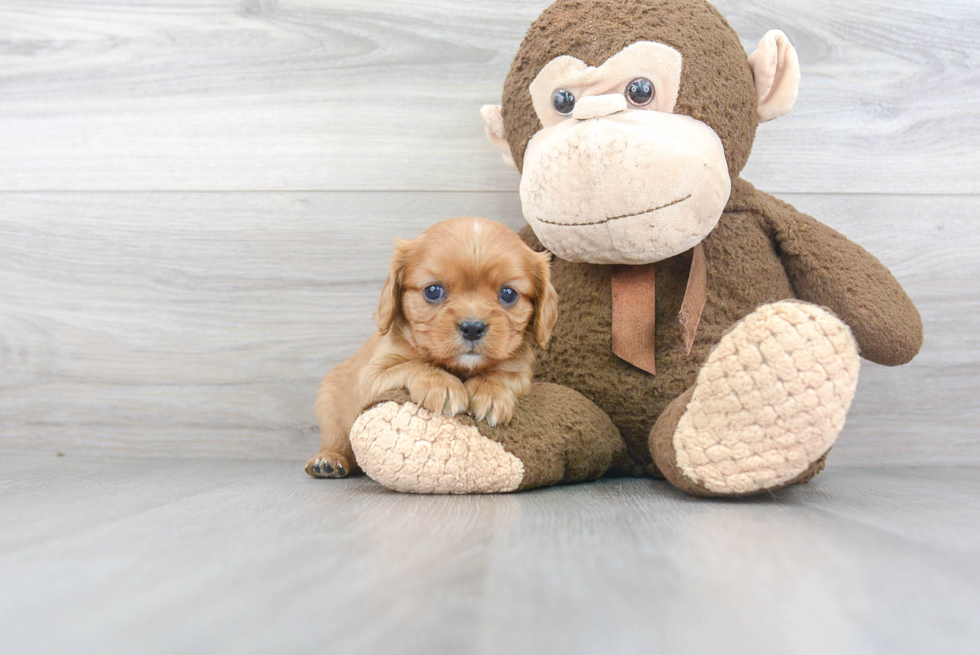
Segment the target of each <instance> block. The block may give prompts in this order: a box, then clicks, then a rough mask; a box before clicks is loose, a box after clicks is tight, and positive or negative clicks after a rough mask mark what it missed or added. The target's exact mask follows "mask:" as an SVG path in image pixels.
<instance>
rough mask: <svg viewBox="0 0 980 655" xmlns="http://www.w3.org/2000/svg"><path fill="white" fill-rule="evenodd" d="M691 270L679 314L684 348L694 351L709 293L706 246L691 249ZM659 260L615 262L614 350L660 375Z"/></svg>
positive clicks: (652, 373)
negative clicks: (639, 263) (637, 263)
mask: <svg viewBox="0 0 980 655" xmlns="http://www.w3.org/2000/svg"><path fill="white" fill-rule="evenodd" d="M690 253H691V272H690V273H689V274H688V277H687V288H686V289H685V290H684V302H683V303H682V304H681V311H680V312H679V313H678V315H677V318H678V320H679V321H680V324H681V340H682V341H683V343H684V351H685V353H686V354H688V355H690V354H691V348H692V347H693V346H694V337H695V334H696V333H697V329H698V323H699V322H700V321H701V312H702V311H703V310H704V303H705V297H706V295H707V266H706V264H705V260H704V247H703V246H702V245H701V244H700V243H699V244H698V245H696V246H694V248H693V249H692V250H691V251H690ZM656 266H657V265H656V264H644V265H642V266H615V267H613V275H612V343H613V353H614V354H615V355H616V356H617V357H619V358H620V359H622V360H625V361H627V362H629V363H630V364H632V365H633V366H636V367H637V368H640V369H643V370H644V371H646V372H647V373H650V374H651V375H656V373H657V365H656V350H655V344H654V340H655V338H656V334H655V329H656V320H657V272H656Z"/></svg>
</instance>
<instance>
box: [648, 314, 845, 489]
mask: <svg viewBox="0 0 980 655" xmlns="http://www.w3.org/2000/svg"><path fill="white" fill-rule="evenodd" d="M858 368H859V359H858V354H857V346H856V345H855V343H854V338H853V337H852V336H851V331H850V330H849V329H848V328H847V326H846V325H844V323H842V322H841V321H840V320H838V319H837V318H836V317H835V316H834V315H833V314H831V313H830V312H828V311H826V310H824V309H821V308H820V307H818V306H816V305H812V304H809V303H804V302H800V301H795V300H790V301H782V302H777V303H773V304H771V305H764V306H762V307H760V308H759V309H757V310H756V311H754V312H753V313H752V314H749V315H748V316H747V317H746V318H744V319H743V320H742V321H741V322H739V323H738V324H736V325H735V327H734V328H732V330H731V331H730V332H728V334H726V335H725V336H724V337H723V338H722V339H721V341H720V342H719V343H718V345H717V346H716V347H715V349H714V350H713V351H712V352H711V354H710V355H709V356H708V360H707V361H706V362H705V364H704V366H703V367H702V369H701V371H700V372H699V373H698V378H697V381H696V382H695V384H694V387H692V388H691V389H689V390H688V391H687V392H685V393H684V394H682V395H681V396H679V397H678V398H677V399H675V400H674V401H673V402H672V403H671V404H670V405H669V406H668V407H667V409H666V410H665V411H664V413H663V414H661V416H660V418H659V419H658V420H657V423H656V425H654V427H653V430H652V431H651V432H650V451H651V454H652V455H653V459H654V462H655V463H656V465H657V467H658V468H659V469H660V471H661V472H662V473H663V474H664V476H665V477H666V478H667V479H668V480H669V481H670V482H671V483H672V484H674V485H675V486H676V487H678V488H679V489H681V490H683V491H686V492H688V493H690V494H694V495H697V496H747V495H751V494H756V493H760V492H763V491H769V490H772V489H778V488H780V487H784V486H787V485H789V484H794V483H796V482H806V481H808V480H809V479H810V478H812V477H813V476H814V475H816V474H817V473H819V472H820V470H821V469H822V468H823V463H824V459H825V458H826V455H827V451H828V450H830V447H831V446H832V445H833V443H834V441H835V440H836V439H837V435H838V434H840V431H841V429H842V428H843V427H844V419H845V418H846V416H847V410H848V408H849V407H850V405H851V399H852V398H853V397H854V390H855V388H856V387H857V379H858Z"/></svg>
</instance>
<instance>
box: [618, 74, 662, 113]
mask: <svg viewBox="0 0 980 655" xmlns="http://www.w3.org/2000/svg"><path fill="white" fill-rule="evenodd" d="M656 94H657V92H656V90H655V89H654V88H653V82H651V81H650V80H648V79H647V78H645V77H638V78H636V79H635V80H633V81H632V82H630V83H629V84H627V85H626V99H627V100H629V101H630V104H633V105H635V106H637V107H642V106H643V105H646V104H649V103H650V101H651V100H653V96H655V95H656Z"/></svg>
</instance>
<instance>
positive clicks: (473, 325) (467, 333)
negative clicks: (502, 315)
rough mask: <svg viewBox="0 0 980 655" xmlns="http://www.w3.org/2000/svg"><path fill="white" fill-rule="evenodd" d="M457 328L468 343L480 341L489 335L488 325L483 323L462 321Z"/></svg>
mask: <svg viewBox="0 0 980 655" xmlns="http://www.w3.org/2000/svg"><path fill="white" fill-rule="evenodd" d="M456 327H457V328H458V329H459V333H460V334H462V335H463V338H464V339H466V340H467V341H479V340H480V339H482V338H483V335H484V334H486V333H487V324H486V323H484V322H483V321H462V322H460V323H458V324H457V325H456Z"/></svg>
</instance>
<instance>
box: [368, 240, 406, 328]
mask: <svg viewBox="0 0 980 655" xmlns="http://www.w3.org/2000/svg"><path fill="white" fill-rule="evenodd" d="M410 248H411V241H396V242H395V252H394V254H392V256H391V262H390V263H389V264H388V277H387V279H385V285H384V287H382V288H381V299H380V300H379V301H378V313H377V314H376V315H375V317H374V318H375V320H376V321H377V323H378V332H380V333H381V334H388V331H389V330H391V325H392V323H394V322H395V317H396V316H398V313H399V312H400V311H401V295H402V278H404V276H405V268H406V267H407V266H408V254H409V253H408V251H409V249H410Z"/></svg>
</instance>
